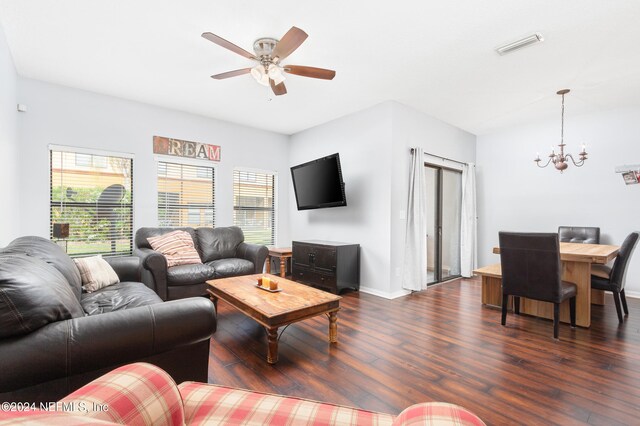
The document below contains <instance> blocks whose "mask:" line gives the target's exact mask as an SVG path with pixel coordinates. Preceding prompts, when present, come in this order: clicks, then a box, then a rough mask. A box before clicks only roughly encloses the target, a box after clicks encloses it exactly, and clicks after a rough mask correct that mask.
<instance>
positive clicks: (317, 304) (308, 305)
mask: <svg viewBox="0 0 640 426" xmlns="http://www.w3.org/2000/svg"><path fill="white" fill-rule="evenodd" d="M262 276H267V277H269V278H271V279H272V280H276V281H278V288H279V289H282V291H280V292H277V293H270V292H268V291H266V290H262V289H260V288H258V287H257V286H256V284H257V282H258V277H262ZM207 284H208V285H209V288H208V289H207V292H208V293H209V295H210V297H211V300H212V301H213V303H214V304H215V305H216V306H217V302H218V299H221V300H224V301H225V302H227V303H228V304H230V305H231V306H233V307H234V308H236V309H238V310H239V311H240V312H242V313H243V314H245V315H246V316H248V317H249V318H252V319H253V320H255V321H256V322H257V323H258V324H260V325H262V326H263V327H264V328H265V330H266V331H267V340H268V348H267V362H268V363H269V364H275V363H276V362H278V339H279V336H278V328H280V327H286V326H288V325H289V324H292V323H294V322H298V321H302V320H305V319H307V318H311V317H315V316H317V315H322V314H326V315H327V316H328V317H329V342H330V343H337V342H338V324H337V320H338V310H340V299H341V297H340V296H336V295H335V294H331V293H327V292H326V291H322V290H317V289H315V288H312V287H309V286H306V285H304V284H298V283H296V282H293V281H291V280H288V279H286V278H281V277H278V276H275V275H271V274H255V275H243V276H240V277H231V278H219V279H217V280H211V281H207Z"/></svg>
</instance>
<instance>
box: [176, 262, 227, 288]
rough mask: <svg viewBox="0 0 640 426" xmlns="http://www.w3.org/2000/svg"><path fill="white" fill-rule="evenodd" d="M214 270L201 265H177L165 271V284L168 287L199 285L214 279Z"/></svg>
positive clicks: (208, 266)
mask: <svg viewBox="0 0 640 426" xmlns="http://www.w3.org/2000/svg"><path fill="white" fill-rule="evenodd" d="M215 273H216V270H215V269H213V267H212V266H210V265H205V264H202V263H199V264H193V265H179V266H174V267H172V268H169V269H167V284H168V285H170V286H174V285H175V286H177V285H191V284H201V283H203V282H205V281H206V280H212V279H214V278H215Z"/></svg>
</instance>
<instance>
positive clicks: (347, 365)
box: [209, 280, 640, 426]
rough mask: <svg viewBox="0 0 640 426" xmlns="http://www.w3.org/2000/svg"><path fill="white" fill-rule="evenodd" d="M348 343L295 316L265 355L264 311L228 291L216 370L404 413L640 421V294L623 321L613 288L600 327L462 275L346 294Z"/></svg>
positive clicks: (322, 323) (316, 321) (252, 385)
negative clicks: (503, 302) (428, 404)
mask: <svg viewBox="0 0 640 426" xmlns="http://www.w3.org/2000/svg"><path fill="white" fill-rule="evenodd" d="M343 296H344V298H343V300H342V301H341V307H342V309H341V311H340V313H339V315H338V340H339V343H338V344H337V345H336V346H334V347H332V346H329V344H328V343H327V342H326V341H327V333H328V320H327V319H326V318H325V317H317V318H313V319H310V320H307V321H304V322H301V323H297V324H294V325H292V326H290V327H289V328H288V329H287V330H286V332H285V333H284V335H283V336H282V339H281V340H280V351H279V354H280V360H279V362H278V364H276V365H275V366H270V365H268V364H267V363H266V361H265V357H266V348H267V345H266V336H265V332H264V331H263V329H262V328H261V327H260V326H258V324H257V323H255V322H253V321H252V320H250V319H247V318H245V317H244V316H243V315H242V314H240V313H239V312H237V311H235V310H233V309H232V308H230V307H229V306H228V305H226V304H225V303H224V302H220V303H219V315H218V331H217V332H216V333H215V335H214V338H213V339H212V344H211V357H210V364H209V381H210V382H211V383H219V384H224V385H228V386H235V387H241V388H247V389H253V390H258V391H264V392H271V393H279V394H285V395H293V396H299V397H306V398H311V399H316V400H321V401H328V402H333V403H339V404H346V405H351V406H356V407H361V408H365V409H369V410H375V411H382V412H387V413H392V414H398V413H399V412H400V411H401V410H402V409H404V408H405V407H407V406H409V405H411V404H414V403H418V402H424V401H447V402H452V403H455V404H459V405H462V406H464V407H467V408H468V409H470V410H472V411H473V412H475V413H476V414H477V415H478V416H480V417H481V418H482V419H483V420H484V421H485V422H486V423H487V424H527V425H532V424H562V425H566V424H581V423H588V424H594V425H609V426H611V425H618V424H626V425H630V424H636V425H637V424H640V300H639V299H631V298H629V299H628V301H629V310H630V312H629V317H628V318H627V320H626V321H625V323H624V324H622V325H618V321H617V317H616V313H615V308H614V305H613V300H612V299H611V296H609V295H608V296H607V298H606V306H604V307H602V306H593V310H592V326H591V328H590V329H581V328H578V329H571V328H570V327H569V326H568V325H561V326H560V340H559V341H554V340H553V339H552V333H553V330H552V328H553V325H552V323H551V321H548V320H542V319H537V318H533V317H528V316H519V317H518V316H515V315H513V314H509V316H508V317H507V326H506V327H502V326H501V325H500V312H499V311H497V310H494V309H490V308H487V307H483V306H482V305H481V304H480V283H479V282H478V281H471V280H459V281H456V282H452V283H447V284H443V285H440V286H437V287H434V288H430V289H429V290H427V291H423V292H421V293H416V294H413V295H410V296H406V297H402V298H398V299H395V300H386V299H382V298H379V297H375V296H371V295H368V294H364V293H347V294H345V295H343Z"/></svg>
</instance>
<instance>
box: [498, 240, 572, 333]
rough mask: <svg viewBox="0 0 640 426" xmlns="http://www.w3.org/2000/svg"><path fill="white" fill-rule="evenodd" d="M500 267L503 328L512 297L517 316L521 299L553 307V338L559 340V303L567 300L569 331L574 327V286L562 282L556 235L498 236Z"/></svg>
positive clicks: (558, 245) (558, 244)
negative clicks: (551, 304) (547, 303)
mask: <svg viewBox="0 0 640 426" xmlns="http://www.w3.org/2000/svg"><path fill="white" fill-rule="evenodd" d="M499 238H500V263H501V264H502V325H505V324H506V321H507V302H508V298H509V296H513V298H514V299H513V302H514V303H513V304H514V311H515V313H516V314H520V297H526V298H528V299H535V300H541V301H544V302H551V303H553V337H554V339H557V338H558V325H559V322H560V303H562V302H563V301H564V300H566V299H569V308H570V317H571V327H575V326H576V285H575V284H573V283H569V282H566V281H562V278H561V277H562V265H561V263H560V242H559V241H558V234H550V233H520V232H500V233H499Z"/></svg>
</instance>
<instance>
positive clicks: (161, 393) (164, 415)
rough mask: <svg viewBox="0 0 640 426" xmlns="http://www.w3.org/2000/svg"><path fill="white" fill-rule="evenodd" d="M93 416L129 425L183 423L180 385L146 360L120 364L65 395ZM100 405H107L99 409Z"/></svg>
mask: <svg viewBox="0 0 640 426" xmlns="http://www.w3.org/2000/svg"><path fill="white" fill-rule="evenodd" d="M61 402H64V403H71V404H70V405H71V406H73V407H82V408H85V409H86V411H85V412H83V411H80V410H77V411H73V414H75V415H80V416H82V415H84V416H88V417H91V418H94V419H99V420H106V421H110V422H114V423H120V424H126V425H154V426H164V425H166V426H173V425H183V424H184V423H183V421H184V410H183V408H182V398H181V397H180V393H178V387H177V386H176V384H175V382H174V381H173V379H172V378H171V376H169V375H168V374H167V373H165V372H164V371H163V370H161V369H160V368H158V367H156V366H154V365H151V364H146V363H135V364H129V365H125V366H123V367H120V368H117V369H115V370H113V371H111V372H109V373H107V374H105V375H104V376H102V377H99V378H97V379H96V380H94V381H93V382H91V383H89V384H87V385H85V386H83V387H81V388H80V389H78V390H77V391H75V392H73V393H72V394H70V395H68V396H67V397H65V398H63V399H62V400H61ZM98 407H104V409H102V410H101V409H100V408H98Z"/></svg>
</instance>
